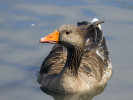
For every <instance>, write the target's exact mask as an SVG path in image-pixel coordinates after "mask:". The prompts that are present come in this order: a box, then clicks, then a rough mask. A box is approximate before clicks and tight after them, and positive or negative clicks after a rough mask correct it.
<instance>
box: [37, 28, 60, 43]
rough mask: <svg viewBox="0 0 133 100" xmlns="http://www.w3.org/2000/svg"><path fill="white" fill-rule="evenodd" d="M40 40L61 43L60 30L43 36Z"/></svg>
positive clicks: (41, 41)
mask: <svg viewBox="0 0 133 100" xmlns="http://www.w3.org/2000/svg"><path fill="white" fill-rule="evenodd" d="M39 42H40V43H53V44H58V43H59V32H58V31H57V30H55V31H54V32H53V33H51V34H49V35H47V36H45V37H43V38H41V39H40V41H39Z"/></svg>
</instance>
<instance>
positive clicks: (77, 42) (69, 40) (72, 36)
mask: <svg viewBox="0 0 133 100" xmlns="http://www.w3.org/2000/svg"><path fill="white" fill-rule="evenodd" d="M40 43H53V44H61V45H63V46H65V47H66V48H74V47H79V46H83V44H84V42H83V35H82V33H81V30H80V29H79V28H78V27H76V26H74V25H62V26H60V27H59V28H57V30H55V31H54V32H53V33H51V34H49V35H48V36H45V37H43V38H41V39H40Z"/></svg>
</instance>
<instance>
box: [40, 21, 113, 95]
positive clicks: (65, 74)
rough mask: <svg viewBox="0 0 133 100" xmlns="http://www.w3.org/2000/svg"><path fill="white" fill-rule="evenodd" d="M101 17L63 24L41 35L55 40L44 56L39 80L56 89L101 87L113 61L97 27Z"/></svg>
mask: <svg viewBox="0 0 133 100" xmlns="http://www.w3.org/2000/svg"><path fill="white" fill-rule="evenodd" d="M103 22H104V21H103V20H97V19H94V20H93V21H92V22H87V21H83V22H78V23H77V24H78V25H77V26H74V25H62V26H60V27H59V28H57V30H55V31H54V32H53V33H51V34H49V35H48V36H45V37H43V38H41V39H40V43H52V44H55V46H54V47H53V49H52V50H51V52H50V54H49V55H48V56H47V57H46V58H45V59H44V61H43V63H42V66H41V68H40V71H39V76H38V82H39V84H41V86H43V87H45V88H47V89H48V90H49V91H52V92H56V93H77V92H82V91H86V92H89V91H91V90H93V89H96V88H99V87H104V86H105V85H106V84H107V81H108V80H109V79H110V77H111V75H112V65H111V62H110V58H109V52H108V49H107V46H106V41H105V37H104V36H103V33H102V31H101V28H100V23H103Z"/></svg>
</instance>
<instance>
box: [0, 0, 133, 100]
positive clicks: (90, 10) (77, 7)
mask: <svg viewBox="0 0 133 100" xmlns="http://www.w3.org/2000/svg"><path fill="white" fill-rule="evenodd" d="M132 16H133V1H132V0H126V1H125V0H71V1H68V0H12V1H10V0H0V100H9V99H10V100H54V99H53V98H55V99H57V100H59V98H64V100H67V99H68V100H69V99H72V98H73V100H74V99H75V100H76V99H77V95H78V94H77V95H76V96H62V95H53V96H50V94H49V95H47V94H46V93H43V92H42V91H41V89H40V85H39V84H38V83H37V81H36V78H37V72H38V70H39V68H40V65H41V62H42V61H43V59H44V58H45V57H46V56H47V54H48V53H49V51H50V50H51V48H52V46H53V45H51V44H39V42H38V41H39V39H40V38H41V37H43V36H45V35H46V34H49V33H51V32H53V31H54V30H55V29H56V28H57V27H58V26H60V25H63V24H75V25H76V22H77V21H82V20H92V18H94V17H97V18H99V19H105V20H106V22H105V23H104V24H102V30H103V33H104V35H105V37H106V38H107V45H108V48H109V51H110V56H111V61H112V65H113V76H112V78H111V80H110V81H109V82H108V85H107V86H106V88H105V89H104V91H103V92H102V93H101V94H100V95H97V96H95V97H94V98H93V100H102V99H103V100H105V99H106V100H132V98H133V80H132V76H133V67H132V65H133V61H132V60H133V53H132V51H133V44H132V42H133V33H132V31H133V17H132ZM87 96H88V95H87ZM87 96H83V97H82V96H81V97H80V99H81V100H88V99H89V97H87ZM86 97H87V99H86Z"/></svg>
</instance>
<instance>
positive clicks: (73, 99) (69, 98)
mask: <svg viewBox="0 0 133 100" xmlns="http://www.w3.org/2000/svg"><path fill="white" fill-rule="evenodd" d="M105 87H106V85H105V86H102V87H99V88H97V89H95V90H92V91H90V92H89V93H88V92H80V93H76V94H57V93H53V92H50V91H49V90H48V89H46V88H45V87H40V89H41V90H42V91H43V92H44V93H46V94H48V95H50V96H52V97H53V98H54V100H92V98H93V97H94V96H96V95H98V94H100V93H102V92H103V90H104V89H105Z"/></svg>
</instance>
